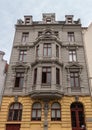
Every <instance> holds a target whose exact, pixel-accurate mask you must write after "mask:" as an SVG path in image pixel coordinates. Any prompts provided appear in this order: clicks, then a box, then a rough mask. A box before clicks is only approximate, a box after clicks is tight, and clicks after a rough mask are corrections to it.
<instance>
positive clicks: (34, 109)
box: [31, 102, 42, 121]
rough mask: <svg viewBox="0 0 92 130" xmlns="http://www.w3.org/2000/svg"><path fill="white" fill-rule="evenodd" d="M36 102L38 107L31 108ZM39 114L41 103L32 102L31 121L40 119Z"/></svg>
mask: <svg viewBox="0 0 92 130" xmlns="http://www.w3.org/2000/svg"><path fill="white" fill-rule="evenodd" d="M36 104H39V105H40V107H39V108H38V107H37V108H33V107H34V105H36ZM39 111H40V117H38V112H39ZM33 112H35V115H36V116H35V117H33ZM41 114H42V106H41V103H39V102H35V103H33V105H32V114H31V121H41Z"/></svg>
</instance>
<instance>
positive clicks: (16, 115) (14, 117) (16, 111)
mask: <svg viewBox="0 0 92 130" xmlns="http://www.w3.org/2000/svg"><path fill="white" fill-rule="evenodd" d="M13 120H18V110H14V115H13Z"/></svg>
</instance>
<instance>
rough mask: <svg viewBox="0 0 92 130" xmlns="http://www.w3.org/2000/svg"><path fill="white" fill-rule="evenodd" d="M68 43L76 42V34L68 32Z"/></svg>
mask: <svg viewBox="0 0 92 130" xmlns="http://www.w3.org/2000/svg"><path fill="white" fill-rule="evenodd" d="M68 41H69V42H75V35H74V32H68Z"/></svg>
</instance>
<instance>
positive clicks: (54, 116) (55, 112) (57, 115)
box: [51, 103, 61, 121]
mask: <svg viewBox="0 0 92 130" xmlns="http://www.w3.org/2000/svg"><path fill="white" fill-rule="evenodd" d="M51 120H52V121H60V120H61V106H60V104H59V103H53V104H52V107H51Z"/></svg>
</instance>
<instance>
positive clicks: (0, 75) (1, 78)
mask: <svg viewBox="0 0 92 130" xmlns="http://www.w3.org/2000/svg"><path fill="white" fill-rule="evenodd" d="M4 54H5V53H4V52H2V51H0V105H1V99H2V94H3V89H4V82H5V77H6V71H7V61H6V60H4V59H3V56H4Z"/></svg>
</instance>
